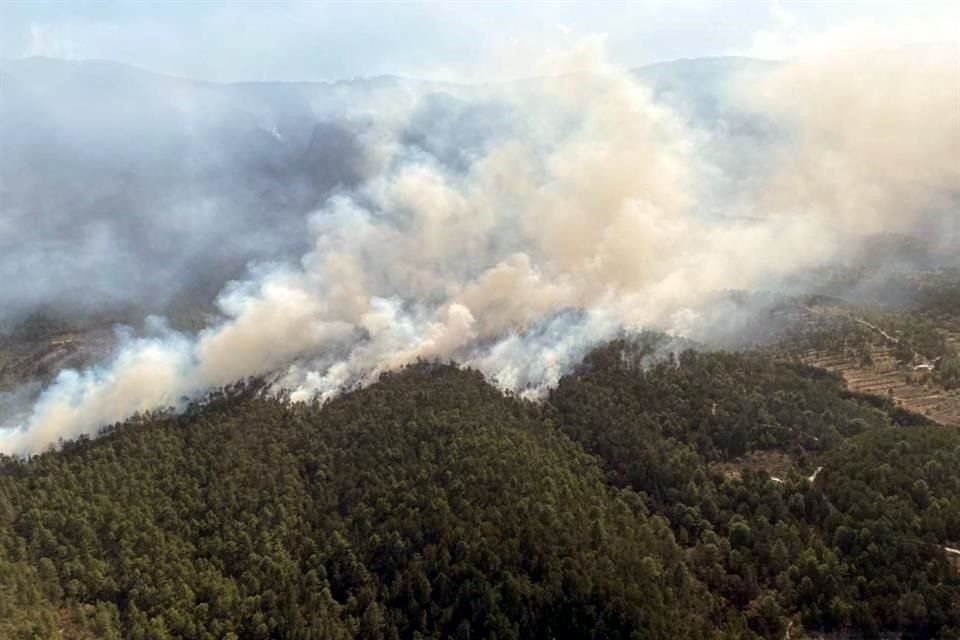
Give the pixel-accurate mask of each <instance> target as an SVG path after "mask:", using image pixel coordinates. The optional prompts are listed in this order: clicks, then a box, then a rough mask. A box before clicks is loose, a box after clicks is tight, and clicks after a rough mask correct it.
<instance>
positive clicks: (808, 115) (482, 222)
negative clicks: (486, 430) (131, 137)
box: [0, 46, 960, 453]
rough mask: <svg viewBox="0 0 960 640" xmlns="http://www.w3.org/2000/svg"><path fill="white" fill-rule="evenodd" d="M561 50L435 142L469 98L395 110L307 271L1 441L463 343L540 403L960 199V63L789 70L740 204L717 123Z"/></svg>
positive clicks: (343, 378) (118, 364)
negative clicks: (618, 342) (242, 384)
mask: <svg viewBox="0 0 960 640" xmlns="http://www.w3.org/2000/svg"><path fill="white" fill-rule="evenodd" d="M552 64H553V65H554V67H553V71H554V72H555V73H556V76H555V77H554V78H552V79H549V80H544V81H541V82H535V83H521V84H515V85H508V86H501V87H492V88H485V89H483V90H479V89H473V90H471V91H469V92H463V93H462V94H461V95H459V96H454V97H451V98H449V99H450V100H454V101H455V102H457V101H458V102H457V104H458V105H461V106H462V105H467V106H466V107H464V108H462V109H461V108H460V107H457V108H456V109H457V111H456V112H457V113H461V114H467V113H473V114H480V116H479V118H480V121H481V122H482V123H483V126H480V127H474V128H471V127H459V126H457V124H456V123H457V121H456V119H453V120H450V119H444V118H438V119H437V129H436V130H435V131H434V132H433V135H427V136H424V135H412V134H411V128H410V126H411V123H412V122H415V121H417V120H418V118H423V114H424V113H425V112H427V111H429V110H430V109H440V111H441V112H442V113H452V112H454V111H453V107H451V106H450V105H446V106H442V105H441V106H438V105H437V103H436V99H435V98H428V99H426V101H425V102H415V103H414V104H413V105H412V108H411V109H409V110H403V109H401V110H396V111H393V112H392V115H391V117H390V118H388V119H387V120H386V121H378V120H377V119H376V118H373V119H372V120H371V122H370V125H369V127H368V128H367V129H366V130H365V131H364V133H363V136H362V140H363V141H364V144H365V145H366V147H365V158H366V160H365V162H366V163H367V165H366V166H368V167H375V170H369V177H368V178H367V179H366V180H364V181H362V182H360V183H358V184H357V185H355V186H353V187H352V188H344V189H341V190H340V191H339V192H337V193H336V194H335V195H333V196H331V197H329V198H328V199H327V200H326V202H325V204H324V205H323V206H322V207H321V208H320V209H319V210H317V211H315V212H314V213H313V214H311V215H310V216H309V220H308V223H307V228H308V229H309V237H310V238H311V239H312V240H311V247H310V249H309V250H308V251H307V252H306V253H305V254H304V255H303V257H302V258H301V259H300V262H299V264H298V265H296V266H295V267H291V266H260V267H258V268H256V269H254V270H253V271H251V273H250V275H249V277H248V278H246V279H245V280H243V281H240V282H236V283H234V284H232V285H231V286H229V287H228V288H227V289H226V290H225V291H224V292H223V293H222V294H221V296H220V297H219V299H218V303H217V304H218V309H219V313H220V316H221V320H220V321H219V322H217V323H215V324H214V325H212V326H211V327H209V328H208V329H205V330H203V331H201V332H200V333H199V334H197V335H195V336H190V335H186V334H184V333H180V332H177V331H174V330H172V329H170V328H169V327H168V326H166V325H165V324H164V323H163V322H162V321H152V322H151V323H150V326H149V327H148V331H147V333H146V335H144V336H141V337H134V336H128V337H126V338H125V339H124V341H123V342H122V344H121V346H120V348H119V349H118V351H117V353H116V355H115V357H114V358H113V360H112V361H111V362H109V363H107V364H105V365H104V366H102V367H98V368H94V369H90V370H87V371H83V372H76V371H66V372H63V373H61V374H60V376H59V378H58V379H57V380H56V382H55V383H54V384H53V385H52V386H51V387H50V388H49V389H47V390H46V391H45V392H44V394H43V395H42V396H41V398H40V399H39V401H38V402H37V403H36V405H35V406H34V408H33V411H32V413H31V414H30V415H29V416H28V417H27V418H25V419H24V420H23V421H22V423H20V424H19V425H17V427H16V428H14V429H11V430H9V431H8V432H7V433H6V434H4V435H3V436H0V451H5V452H13V453H29V452H35V451H38V450H41V449H43V448H44V447H47V446H49V445H51V444H54V443H55V442H56V441H57V439H58V438H70V437H75V436H77V435H78V434H81V433H92V432H94V431H95V430H96V429H97V428H98V427H99V426H101V425H103V424H106V423H110V422H113V421H117V420H120V419H123V418H124V417H126V416H128V415H130V414H132V413H133V412H135V411H141V410H145V409H150V408H153V407H157V406H165V405H170V404H176V403H177V402H178V399H179V398H180V397H181V396H195V395H196V394H198V393H202V392H203V390H205V389H208V388H210V387H211V386H217V385H222V384H225V383H229V382H231V381H233V380H235V379H237V378H240V377H243V376H247V375H253V374H272V375H273V374H275V380H276V384H277V385H278V386H280V387H283V388H286V389H290V390H291V392H292V393H291V397H292V398H293V399H294V400H308V399H311V398H315V397H319V398H321V399H323V398H328V397H330V396H332V395H334V394H336V393H338V392H339V391H340V390H341V389H342V388H344V387H349V386H351V385H354V384H358V383H359V384H363V383H366V382H368V381H371V380H373V379H375V378H376V377H377V375H378V374H379V373H380V372H382V371H386V370H389V369H393V368H395V367H398V366H401V365H403V364H406V363H410V362H413V361H415V360H417V359H418V358H426V359H432V358H439V359H448V358H449V359H456V360H458V361H460V362H464V363H466V364H469V365H471V366H475V367H478V368H480V369H481V370H482V371H484V372H485V373H487V374H488V375H489V376H490V377H491V379H493V380H495V381H496V382H498V383H499V384H501V385H503V386H504V387H506V388H510V389H514V390H517V391H520V392H523V393H527V394H531V395H536V394H538V393H539V392H541V391H542V390H543V389H544V388H545V387H547V386H549V385H551V384H554V383H555V382H556V381H557V380H558V378H559V376H560V375H562V374H563V373H564V372H565V371H567V370H569V368H570V367H571V366H572V365H573V364H574V363H575V362H577V361H578V359H579V358H581V357H582V355H583V354H584V353H585V352H586V350H587V349H589V348H590V347H591V346H592V345H595V344H596V343H597V342H599V341H601V340H604V339H607V338H609V337H611V336H613V335H615V334H616V333H617V332H618V331H621V330H623V329H639V328H647V327H659V328H664V329H667V330H671V331H674V332H690V331H696V330H697V328H698V327H700V326H702V324H703V323H704V322H705V320H704V316H702V315H701V314H700V311H699V309H700V307H701V305H702V304H703V303H704V302H706V301H708V300H711V299H713V298H714V297H715V294H716V292H717V291H719V290H724V289H750V288H756V287H764V286H769V285H771V284H772V283H775V282H777V281H778V280H779V279H781V278H783V277H786V276H789V275H790V274H792V273H794V272H796V271H797V270H799V269H803V268H806V267H811V266H814V265H818V264H822V263H823V262H824V261H826V260H829V259H831V258H833V257H834V256H836V255H837V253H838V252H840V251H841V250H842V249H843V248H844V247H845V246H846V243H847V236H846V235H845V234H847V233H849V232H851V231H855V230H857V229H862V230H869V231H876V230H884V229H889V228H897V229H903V228H906V227H908V226H909V225H911V224H914V223H915V222H916V221H918V220H920V219H922V218H925V217H926V216H927V215H928V214H931V213H936V212H938V211H939V213H941V214H943V213H944V211H943V210H942V208H943V207H949V206H952V205H951V204H950V203H953V204H955V203H956V194H957V190H958V188H960V182H958V177H957V173H956V165H955V163H954V162H953V161H952V159H951V157H950V156H949V154H948V153H947V151H946V149H947V148H948V146H949V144H954V143H960V140H957V138H956V136H957V121H956V117H957V110H956V108H955V107H956V106H957V102H956V101H955V98H956V90H957V85H956V78H955V76H954V75H953V73H952V72H951V67H949V66H948V67H944V68H942V69H941V67H934V66H930V67H929V68H928V67H926V66H924V67H923V69H924V74H925V75H924V76H923V79H924V81H923V83H920V82H919V80H918V81H917V83H918V84H917V87H916V88H917V89H920V87H921V86H928V87H937V91H940V90H941V89H942V90H943V92H944V93H943V95H936V96H933V97H931V96H930V95H926V94H923V95H917V96H914V95H912V94H911V93H909V92H906V91H902V90H901V89H902V85H901V84H900V83H901V82H902V78H901V76H900V75H889V74H888V73H883V72H880V71H871V72H870V73H868V74H867V76H866V77H863V76H861V75H860V74H861V68H860V67H859V66H844V65H840V66H829V65H828V66H827V67H824V68H823V70H822V71H820V72H818V73H813V72H812V71H810V70H809V69H807V68H806V67H804V66H803V65H801V66H798V67H794V66H786V67H784V68H782V69H779V70H776V71H773V72H772V73H773V75H772V76H770V77H769V78H768V79H767V80H766V81H765V82H764V84H762V85H761V86H760V87H759V90H757V89H756V87H753V88H751V93H750V94H749V96H746V98H745V99H749V100H750V101H751V103H752V104H753V105H754V108H757V109H761V108H762V110H763V112H764V114H765V117H768V118H770V119H771V120H772V121H774V122H776V123H777V127H778V128H779V129H778V130H779V132H780V133H779V134H778V135H777V136H776V137H775V139H773V140H771V141H770V142H769V144H768V145H766V147H765V149H766V151H765V152H766V153H769V154H770V158H771V160H770V162H769V163H768V164H769V165H770V171H769V173H768V174H765V175H757V176H754V177H752V180H750V181H747V182H746V183H745V184H746V186H740V185H741V183H740V182H738V187H737V188H736V189H734V190H733V192H734V196H730V195H729V193H725V195H724V196H723V197H719V196H718V195H717V194H716V193H714V192H713V189H714V188H715V186H716V185H717V184H718V183H719V182H722V177H723V176H724V175H725V173H726V171H727V170H726V168H725V167H724V166H720V165H718V164H717V163H716V161H717V158H721V157H723V158H728V157H730V155H731V154H730V153H729V150H726V151H725V152H724V153H721V154H718V153H715V152H714V151H715V149H716V148H717V145H718V144H719V143H718V141H717V140H716V136H717V135H718V134H717V133H716V132H715V131H712V130H710V129H705V128H698V127H697V126H696V125H695V124H691V123H689V122H686V121H684V119H683V118H681V117H680V116H678V115H677V113H676V112H675V111H673V110H671V109H669V108H667V107H665V106H663V105H662V104H660V103H658V102H657V101H656V100H654V98H653V97H652V94H651V93H650V92H649V91H648V90H647V89H646V88H644V87H643V86H641V85H640V84H638V83H637V82H636V81H635V80H634V79H633V77H631V76H630V75H628V74H625V73H623V72H620V71H618V70H615V69H610V68H609V67H607V66H606V65H604V64H603V63H602V61H600V60H599V58H598V57H597V55H596V51H595V49H593V48H591V46H586V47H584V48H582V49H580V50H578V51H575V52H574V54H573V55H571V56H569V57H567V58H558V59H554V60H552ZM943 70H945V71H946V76H945V77H939V76H937V75H936V74H938V73H940V72H941V71H943ZM851 75H853V76H855V78H850V77H849V76H851ZM845 78H846V80H845ZM867 79H869V82H867ZM854 81H856V82H857V85H855V86H858V87H861V89H862V90H863V91H866V92H867V93H866V95H860V93H859V92H858V91H857V90H855V89H852V88H851V87H850V85H849V84H847V82H854ZM865 82H867V84H864V83H865ZM951 82H952V83H954V84H953V87H952V89H951V87H950V86H946V87H945V85H949V84H950V83H951ZM831 92H833V93H831ZM951 92H952V93H951ZM921 93H922V92H921ZM951 96H953V97H951ZM812 105H820V106H819V107H815V106H812ZM425 109H426V110H427V111H425ZM921 112H922V113H921ZM467 120H470V118H467ZM474 121H475V120H474ZM917 127H922V128H923V131H922V132H918V131H917V130H916V128H917ZM871 130H872V135H871ZM440 132H443V134H442V135H439V133H440ZM456 136H461V137H462V139H460V140H456V143H455V144H451V140H454V139H456ZM951 136H952V142H949V144H948V143H947V142H945V139H947V140H948V141H949V140H951V138H950V137H951ZM945 145H946V146H945ZM759 148H761V147H760V146H759V145H753V146H751V147H750V149H751V151H753V152H756V150H757V149H759ZM752 164H754V165H755V164H756V163H755V162H754V163H752ZM874 183H876V184H874ZM946 214H947V215H948V216H952V215H953V214H954V210H947V212H946Z"/></svg>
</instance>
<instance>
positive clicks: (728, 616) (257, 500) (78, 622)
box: [0, 336, 960, 640]
mask: <svg viewBox="0 0 960 640" xmlns="http://www.w3.org/2000/svg"><path fill="white" fill-rule="evenodd" d="M664 348H665V347H664V343H661V341H660V340H659V339H658V338H656V337H655V336H641V337H638V338H624V339H620V340H616V341H614V342H612V343H610V344H608V345H605V346H604V347H601V348H599V349H597V350H596V351H594V352H593V353H591V354H590V355H589V356H588V357H587V358H586V360H585V361H584V362H583V364H582V365H581V366H580V367H579V369H578V370H576V371H575V372H573V373H571V374H570V375H568V376H567V377H565V378H564V379H563V380H562V381H561V383H560V385H559V386H558V387H557V388H556V389H555V390H554V391H553V392H552V393H551V394H550V396H549V397H548V398H546V399H545V400H544V401H543V402H536V403H535V402H531V401H527V400H522V399H520V398H518V397H514V396H512V395H509V394H506V395H505V394H503V393H502V392H500V391H499V390H497V389H496V388H494V387H493V386H491V385H490V384H488V383H487V382H486V381H485V380H484V379H483V376H482V375H480V374H479V373H477V372H474V371H470V370H463V369H459V368H457V367H455V366H452V365H442V364H436V363H421V364H418V365H416V366H411V367H407V368H405V369H403V370H401V371H398V372H396V373H392V374H386V375H384V376H383V377H382V378H381V379H380V381H379V382H377V383H375V384H373V385H372V386H370V387H368V388H365V389H362V390H354V391H351V392H348V393H345V394H343V395H342V396H340V397H339V398H338V399H335V400H333V401H330V402H328V403H326V404H324V405H320V404H318V403H313V404H302V403H290V402H287V401H286V399H285V398H283V397H279V398H276V397H271V396H270V395H269V394H267V393H265V392H264V385H263V383H262V382H260V381H258V380H248V381H246V382H243V383H239V384H236V385H233V386H230V387H227V388H224V389H222V390H220V391H218V392H215V393H213V394H211V395H209V396H208V397H207V398H206V399H204V400H203V401H202V402H197V403H194V404H193V405H191V406H190V407H189V409H188V410H187V411H185V412H183V413H180V414H174V413H172V412H157V413H153V414H149V415H141V416H136V417H134V418H133V419H131V420H128V421H127V422H125V423H123V424H119V425H116V426H114V427H112V428H111V429H109V430H108V433H106V434H104V435H103V436H102V437H101V438H99V439H97V440H86V439H82V440H80V441H77V442H72V443H67V444H66V445H65V446H64V447H63V448H62V450H59V451H51V452H48V453H45V454H42V455H38V456H35V457H33V458H32V459H30V460H19V459H12V458H6V459H3V460H2V461H0V552H2V556H0V637H3V638H12V639H14V638H61V637H63V638H81V639H83V638H106V639H112V638H129V639H132V640H140V639H144V640H146V639H152V640H159V639H163V638H197V639H214V638H216V639H220V638H263V639H266V638H291V639H321V638H322V639H327V638H334V639H335V638H344V639H345V638H371V639H372V638H498V639H501V640H502V639H507V638H542V639H544V640H546V639H550V638H635V639H641V638H643V639H646V638H651V639H653V638H664V639H673V638H705V639H706V638H777V639H779V638H784V637H791V638H800V637H804V634H805V633H812V632H821V631H822V632H850V633H852V634H854V635H853V636H852V637H867V638H871V637H878V635H879V634H881V633H882V632H898V633H899V634H901V637H905V638H944V639H946V638H960V575H958V572H957V571H956V569H955V568H954V567H952V566H951V563H950V558H949V556H948V554H947V552H946V550H945V548H946V547H957V546H960V544H958V543H960V465H958V464H957V461H958V460H960V432H958V431H957V430H955V429H950V428H944V427H942V426H938V425H934V424H933V423H930V422H929V421H928V420H926V419H925V418H923V417H921V416H918V415H915V414H911V413H909V412H906V411H904V410H902V409H899V408H897V407H896V406H895V405H894V403H893V402H892V401H890V400H889V399H887V398H882V397H877V396H868V395H862V394H856V393H853V392H850V391H847V390H846V388H845V386H844V384H843V382H842V379H841V378H840V377H839V376H838V375H836V374H831V373H828V372H825V371H823V370H821V369H815V368H812V367H807V366H804V365H802V364H791V363H786V362H779V361H775V360H773V359H771V358H770V357H769V356H768V355H767V354H765V353H761V352H745V353H740V354H730V353H706V352H696V351H685V352H683V353H679V354H674V353H664V352H663V351H664Z"/></svg>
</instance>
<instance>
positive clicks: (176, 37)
mask: <svg viewBox="0 0 960 640" xmlns="http://www.w3.org/2000/svg"><path fill="white" fill-rule="evenodd" d="M597 34H604V35H605V38H606V43H607V46H606V48H607V52H608V56H609V58H610V59H611V60H612V61H613V62H615V63H617V64H621V65H625V66H639V65H643V64H648V63H651V62H657V61H662V60H670V59H675V58H680V57H699V56H708V55H752V56H757V57H766V58H788V57H795V56H802V55H805V54H807V53H810V52H811V51H816V50H817V49H818V48H823V47H843V46H851V43H853V42H854V41H858V40H860V39H865V40H867V41H870V42H871V43H873V44H874V45H876V44H878V43H880V44H883V45H884V46H886V45H890V46H899V45H913V44H930V43H944V42H947V43H949V44H950V45H951V46H958V45H957V44H956V43H957V42H958V41H960V2H955V1H941V2H929V1H928V2H918V1H915V2H869V3H866V2H817V1H814V0H809V1H805V2H788V1H775V2H770V1H759V0H758V1H753V0H739V1H730V0H727V1H719V0H688V1H673V2H666V1H663V0H647V1H645V2H627V1H621V2H590V3H581V2H551V3H534V2H526V3H507V2H469V1H463V2H446V3H399V2H389V3H377V2H354V3H335V2H266V1H261V2H241V1H233V2H225V1H224V2H213V1H208V2H201V1H199V0H196V1H191V2H185V1H177V0H168V1H166V2H130V1H127V2H121V1H119V0H102V1H96V2H92V1H82V0H73V1H68V2H63V1H50V0H48V1H32V2H29V1H19V0H12V1H11V0H6V1H3V0H0V58H20V57H26V56H31V55H45V56H52V57H59V58H70V59H107V60H114V61H118V62H125V63H128V64H134V65H137V66H141V67H145V68H148V69H151V70H154V71H158V72H161V73H167V74H172V75H180V76H186V77H193V78H200V79H205V80H214V81H238V80H267V79H270V80H329V79H336V78H349V77H356V76H370V75H377V74H399V75H408V76H419V77H431V78H438V79H456V80H461V81H463V80H467V81H469V80H488V79H504V78H509V77H517V76H522V75H526V74H528V73H530V72H532V71H533V69H534V68H535V63H534V61H535V60H536V59H537V57H538V56H540V55H541V54H544V53H549V52H551V51H555V50H562V49H564V48H569V47H570V46H573V45H574V44H576V43H577V42H578V41H579V40H580V39H582V38H583V37H586V36H591V35H597Z"/></svg>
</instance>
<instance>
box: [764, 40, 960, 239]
mask: <svg viewBox="0 0 960 640" xmlns="http://www.w3.org/2000/svg"><path fill="white" fill-rule="evenodd" d="M749 91H750V97H751V98H752V99H753V100H754V104H755V106H756V107H757V108H759V109H761V110H762V111H764V112H765V113H767V114H769V115H770V116H771V117H773V118H775V119H777V120H778V121H779V122H780V123H781V127H782V131H783V136H784V138H785V140H784V142H783V143H782V144H780V145H779V147H778V148H776V149H775V150H774V151H773V152H772V153H771V157H770V163H769V166H770V172H769V174H768V175H765V176H763V180H762V181H761V182H760V183H759V185H758V189H757V190H756V191H755V192H754V193H751V194H749V196H750V197H749V198H748V199H747V202H746V207H748V208H749V209H751V210H755V209H756V208H758V207H761V208H763V209H766V210H768V211H770V212H773V213H801V214H806V215H813V216H817V217H820V218H821V219H824V220H831V221H832V222H833V223H834V224H835V225H836V226H837V227H838V228H841V229H845V230H847V231H856V232H859V233H870V232H883V231H887V232H889V231H906V232H910V231H914V230H916V229H917V226H918V222H924V223H927V224H929V225H931V228H933V229H936V225H937V224H938V223H939V224H941V225H946V226H948V227H951V228H953V229H955V228H956V226H955V225H956V224H957V209H958V206H960V160H958V156H957V144H958V142H960V52H958V51H957V50H956V49H953V50H945V49H914V50H893V51H858V50H852V51H843V52H842V55H838V54H832V55H819V56H814V57H811V58H809V59H806V60H803V61H801V62H797V63H794V64H790V65H787V66H785V67H784V68H783V69H781V70H780V71H778V72H777V73H774V74H771V75H770V76H769V77H767V78H766V79H765V80H763V81H761V82H758V83H757V84H756V85H755V86H754V87H753V88H752V89H749ZM942 231H943V229H942V227H941V228H940V229H937V232H936V233H931V234H929V235H930V236H931V237H940V238H942V237H943V233H942Z"/></svg>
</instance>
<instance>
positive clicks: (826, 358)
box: [800, 346, 960, 426]
mask: <svg viewBox="0 0 960 640" xmlns="http://www.w3.org/2000/svg"><path fill="white" fill-rule="evenodd" d="M871 358H872V360H873V363H872V364H866V365H865V364H863V363H862V362H861V360H860V358H859V357H857V355H856V354H854V353H852V352H849V351H848V352H846V353H837V352H834V351H817V350H810V351H806V352H804V353H802V354H801V355H800V359H801V360H802V361H803V362H804V363H805V364H809V365H812V366H815V367H821V368H823V369H827V370H829V371H836V372H838V373H840V374H841V375H842V376H843V378H844V380H846V382H847V386H848V387H849V388H850V389H851V390H852V391H858V392H861V393H872V394H877V395H889V396H891V397H892V398H893V399H894V400H895V401H896V402H897V404H899V405H901V406H902V407H904V408H905V409H909V410H910V411H913V412H915V413H919V414H921V415H924V416H927V417H928V418H930V419H931V420H935V421H936V422H939V423H941V424H945V425H957V426H960V392H958V391H947V390H945V389H943V388H942V387H940V386H939V385H937V384H936V383H934V382H933V381H932V379H931V376H930V375H929V374H927V373H925V372H923V371H920V370H914V369H912V368H910V367H906V366H903V365H900V364H899V363H898V362H897V360H896V358H894V356H893V349H892V348H891V347H879V346H874V347H871Z"/></svg>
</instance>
